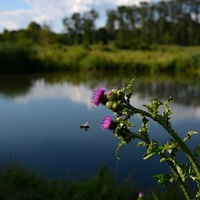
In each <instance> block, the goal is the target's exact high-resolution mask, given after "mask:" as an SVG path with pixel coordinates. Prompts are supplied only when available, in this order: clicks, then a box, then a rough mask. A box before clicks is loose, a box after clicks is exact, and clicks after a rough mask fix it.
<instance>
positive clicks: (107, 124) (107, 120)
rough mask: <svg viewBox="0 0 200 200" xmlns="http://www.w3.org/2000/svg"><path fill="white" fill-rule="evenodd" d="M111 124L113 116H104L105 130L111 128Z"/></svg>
mask: <svg viewBox="0 0 200 200" xmlns="http://www.w3.org/2000/svg"><path fill="white" fill-rule="evenodd" d="M111 125H112V118H111V117H110V116H106V117H104V118H103V120H102V123H101V128H102V129H103V130H106V129H109V128H111Z"/></svg>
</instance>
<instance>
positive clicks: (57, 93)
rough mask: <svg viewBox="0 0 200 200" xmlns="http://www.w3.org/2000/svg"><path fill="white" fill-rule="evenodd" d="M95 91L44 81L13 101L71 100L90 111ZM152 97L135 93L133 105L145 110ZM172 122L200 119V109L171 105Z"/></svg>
mask: <svg viewBox="0 0 200 200" xmlns="http://www.w3.org/2000/svg"><path fill="white" fill-rule="evenodd" d="M92 93H93V91H92V90H91V89H90V88H89V87H88V86H87V85H84V84H80V85H78V86H77V85H72V84H69V83H66V82H65V83H56V84H51V85H50V84H48V83H46V82H45V81H44V80H43V79H41V80H37V81H35V82H34V84H33V86H32V87H31V88H30V90H29V91H28V92H27V93H26V94H24V95H18V96H15V97H14V98H13V99H14V101H15V102H16V103H29V102H30V101H37V100H42V99H61V98H64V99H69V100H71V101H73V102H74V103H79V104H83V105H85V106H86V107H87V108H88V109H90V108H92V106H91V96H92ZM149 98H150V97H148V96H146V97H145V98H142V99H141V98H140V96H139V94H137V93H135V94H134V95H133V97H132V98H131V104H132V105H134V106H135V107H137V108H140V109H145V108H144V106H143V105H144V104H148V99H149ZM170 107H171V110H172V111H173V114H172V116H171V117H172V121H174V122H180V121H182V120H184V119H192V118H193V117H195V118H198V117H200V107H199V106H197V107H193V106H184V105H181V104H178V103H172V104H171V105H170Z"/></svg>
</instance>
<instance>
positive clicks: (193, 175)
mask: <svg viewBox="0 0 200 200" xmlns="http://www.w3.org/2000/svg"><path fill="white" fill-rule="evenodd" d="M134 81H135V79H132V80H131V81H130V82H129V84H128V85H127V87H125V88H122V89H113V90H112V91H110V92H108V93H106V89H105V88H102V87H100V88H97V89H96V90H95V92H94V95H93V97H92V104H93V106H94V107H96V106H98V105H99V104H102V105H104V106H106V107H107V108H108V109H110V110H112V111H113V113H114V116H113V118H112V117H111V116H106V117H105V118H104V119H103V121H102V125H101V128H102V129H103V130H105V129H110V130H112V131H113V135H114V136H115V137H117V138H118V139H119V143H118V145H117V147H116V150H115V154H116V157H117V159H120V158H119V156H118V151H119V149H120V148H121V147H122V146H123V145H125V144H128V143H130V142H131V141H132V140H135V139H139V141H138V145H137V146H138V147H141V146H142V147H145V149H146V152H145V153H144V155H143V157H142V158H143V159H144V160H146V159H148V158H150V157H152V156H154V155H158V156H160V162H166V163H167V164H168V166H169V169H170V172H169V173H168V174H167V173H163V174H159V175H155V176H154V178H156V179H157V181H158V183H159V184H160V185H163V186H166V185H167V184H169V183H173V182H177V183H178V185H179V186H180V188H181V190H182V192H183V195H184V197H185V199H187V200H192V199H200V166H199V163H198V156H199V155H200V144H199V145H197V147H196V148H195V149H194V150H193V151H192V150H190V149H189V148H188V146H187V144H186V143H187V141H188V140H190V139H191V138H192V136H193V135H195V134H197V132H196V131H190V132H188V133H187V134H186V136H185V138H183V139H182V138H181V137H180V136H179V135H178V133H177V132H176V131H175V130H174V129H173V128H172V126H171V123H170V117H171V115H172V111H171V109H170V106H169V105H170V103H171V102H172V101H173V99H172V97H169V98H168V99H167V100H166V101H165V102H163V101H160V100H159V99H157V98H152V99H150V100H149V103H148V104H146V105H143V106H144V108H143V109H139V108H137V107H134V105H131V103H130V100H131V96H132V89H133V83H134ZM160 110H162V112H161V111H160ZM135 115H138V116H139V117H140V119H141V127H140V128H139V129H136V126H135V124H134V122H133V120H132V117H133V116H135ZM149 120H153V121H154V122H156V123H158V124H160V126H162V127H163V128H164V129H165V130H166V131H167V133H168V134H169V135H170V141H166V143H165V144H158V142H157V141H156V138H154V139H151V138H150V137H149V134H150V132H149ZM180 151H182V152H184V154H185V156H186V157H187V163H183V162H180V161H178V158H177V154H178V153H179V152H180ZM189 179H191V180H192V181H193V182H194V183H195V184H196V191H195V194H194V193H191V192H190V190H189V187H188V185H187V183H188V180H189Z"/></svg>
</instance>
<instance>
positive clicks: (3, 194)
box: [0, 165, 180, 200]
mask: <svg viewBox="0 0 200 200" xmlns="http://www.w3.org/2000/svg"><path fill="white" fill-rule="evenodd" d="M143 190H144V188H135V187H134V184H133V183H132V181H131V180H130V178H129V177H127V178H126V179H124V180H123V181H118V180H117V177H116V176H115V175H114V174H113V173H111V172H110V171H109V169H108V168H107V167H106V166H102V168H101V169H100V170H99V172H98V174H97V175H95V176H92V177H87V178H85V179H83V180H75V179H74V178H73V177H67V178H65V179H58V178H56V179H54V180H49V179H46V178H44V177H42V176H39V175H38V174H37V173H36V171H33V170H30V169H27V168H25V167H23V166H20V165H6V166H2V167H1V169H0V199H2V200H4V199H5V200H13V199H15V200H22V199H23V200H30V199H44V200H58V199H60V200H63V199H73V200H85V199H87V200H93V199H99V200H101V199H107V200H113V199H115V200H118V199H119V200H121V199H123V200H129V199H137V197H138V193H139V192H140V191H143ZM150 192H151V191H147V190H146V192H145V199H146V200H151V199H152V198H151V196H150ZM157 192H158V196H159V197H160V199H161V200H165V199H167V198H168V199H169V198H171V197H173V199H174V200H176V199H177V200H178V199H179V197H180V195H179V194H178V193H177V188H176V187H175V188H174V189H173V191H171V192H170V191H169V190H166V191H162V190H161V191H159V190H157Z"/></svg>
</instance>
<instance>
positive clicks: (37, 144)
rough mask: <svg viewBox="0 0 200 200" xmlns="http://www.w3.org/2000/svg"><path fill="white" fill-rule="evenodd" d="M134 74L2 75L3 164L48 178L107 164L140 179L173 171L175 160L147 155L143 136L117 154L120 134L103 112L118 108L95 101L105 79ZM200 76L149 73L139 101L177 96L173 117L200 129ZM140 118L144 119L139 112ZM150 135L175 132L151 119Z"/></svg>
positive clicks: (118, 81) (137, 88) (138, 86)
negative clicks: (105, 122) (168, 162)
mask: <svg viewBox="0 0 200 200" xmlns="http://www.w3.org/2000/svg"><path fill="white" fill-rule="evenodd" d="M129 80H130V77H127V76H126V77H118V76H101V75H100V76H96V77H94V76H92V77H89V76H88V77H84V76H82V75H70V74H51V75H34V76H33V75H31V76H30V75H25V74H24V75H0V155H1V156H0V164H1V165H3V164H5V163H15V162H17V163H20V164H22V165H25V166H27V167H30V168H32V169H35V170H36V171H38V172H39V173H40V174H41V175H43V176H46V177H48V178H55V177H60V178H65V177H75V178H84V177H88V176H92V175H95V174H97V172H98V170H99V169H100V168H101V167H102V166H103V165H104V164H105V165H107V166H108V168H109V169H110V170H111V171H113V172H114V173H116V174H117V176H118V177H119V178H120V179H123V178H126V177H128V176H131V178H132V180H133V181H134V182H137V183H138V184H141V185H145V186H152V185H154V184H155V183H156V181H155V180H154V179H153V178H152V177H153V175H155V174H159V173H162V172H164V171H165V172H167V171H168V168H167V166H165V164H160V163H159V158H157V157H155V158H151V159H149V160H146V161H143V160H142V158H141V157H142V155H143V153H144V149H143V148H142V147H140V148H138V147H136V144H137V141H133V142H131V143H130V144H129V145H126V146H124V147H123V148H122V149H120V151H119V156H120V158H121V160H117V158H116V157H115V148H116V146H117V143H118V140H117V139H116V138H115V137H113V135H112V133H111V132H110V131H102V130H101V129H100V125H101V121H102V118H103V117H104V116H106V115H111V116H112V115H113V114H112V113H111V112H110V111H109V110H108V109H106V108H105V107H103V106H99V107H97V108H93V107H92V106H91V96H92V93H93V90H94V89H95V88H96V87H97V86H104V87H106V88H107V89H108V90H109V89H112V88H114V87H118V88H121V87H124V86H125V85H126V83H128V81H129ZM198 83H199V80H198V79H195V78H194V77H192V78H190V77H187V78H185V79H183V78H173V77H166V76H162V77H161V76H158V77H142V76H141V77H138V80H137V81H136V82H135V84H134V88H133V94H134V95H133V98H132V99H131V102H132V104H134V105H135V106H136V107H139V108H142V107H143V106H142V105H143V104H147V103H148V99H149V98H151V97H159V98H161V99H162V100H164V99H166V98H168V97H169V96H172V97H173V98H174V102H173V103H172V104H171V109H172V111H173V115H172V118H171V122H172V125H173V127H174V129H175V130H176V131H177V132H178V133H180V136H181V137H184V136H185V135H186V133H187V132H188V131H190V130H195V131H198V132H200V125H199V124H200V86H199V84H198ZM84 122H89V125H90V129H89V130H88V131H87V132H85V131H84V130H81V129H80V128H79V125H80V124H81V123H84ZM134 123H135V124H136V126H139V125H140V121H139V118H135V121H134ZM150 135H151V137H152V138H153V137H154V138H156V139H157V140H158V141H159V142H160V143H162V142H165V141H166V140H169V139H170V138H169V137H168V135H167V133H166V132H165V131H164V130H163V129H162V128H161V127H160V126H159V125H158V124H156V123H151V125H150ZM199 139H200V137H199V135H195V136H194V138H193V140H192V141H190V142H189V143H188V144H189V146H190V147H191V148H194V147H195V146H196V145H197V144H198V143H199ZM180 159H183V160H184V159H185V157H184V156H180Z"/></svg>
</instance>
